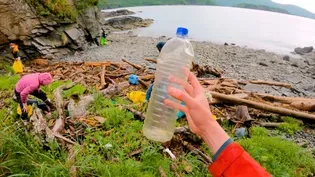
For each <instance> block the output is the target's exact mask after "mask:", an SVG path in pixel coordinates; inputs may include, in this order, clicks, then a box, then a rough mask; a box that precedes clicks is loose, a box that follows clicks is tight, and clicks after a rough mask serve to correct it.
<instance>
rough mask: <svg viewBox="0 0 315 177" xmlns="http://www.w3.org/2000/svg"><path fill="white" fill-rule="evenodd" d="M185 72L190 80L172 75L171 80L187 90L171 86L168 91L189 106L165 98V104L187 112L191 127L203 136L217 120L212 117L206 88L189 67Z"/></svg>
mask: <svg viewBox="0 0 315 177" xmlns="http://www.w3.org/2000/svg"><path fill="white" fill-rule="evenodd" d="M184 73H185V74H186V75H188V81H189V82H190V83H191V84H189V83H188V82H185V81H183V80H181V79H178V78H175V77H170V82H173V83H176V84H179V85H181V86H182V87H183V88H184V90H185V91H182V90H179V89H176V88H174V87H169V88H168V92H169V94H170V95H171V96H173V97H174V98H176V99H178V100H180V101H182V102H184V103H185V104H186V105H187V106H183V105H181V104H178V103H175V102H173V101H171V100H168V99H167V100H165V102H164V103H165V104H166V105H168V106H170V107H172V108H174V109H179V110H181V111H183V112H184V113H185V114H186V117H187V120H188V124H189V127H190V129H191V130H192V131H193V132H194V133H196V134H197V135H199V136H203V134H204V133H205V132H206V130H207V129H208V128H209V126H210V125H211V124H213V123H215V122H216V121H215V120H214V119H212V113H211V111H210V108H209V102H208V100H207V97H206V94H205V91H204V88H203V87H202V86H201V85H200V83H199V81H198V79H197V78H196V76H195V75H194V74H193V73H192V72H190V71H189V70H187V69H184Z"/></svg>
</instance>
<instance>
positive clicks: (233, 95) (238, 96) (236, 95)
mask: <svg viewBox="0 0 315 177" xmlns="http://www.w3.org/2000/svg"><path fill="white" fill-rule="evenodd" d="M230 96H232V97H235V98H239V99H244V98H248V97H249V95H248V94H246V93H238V94H232V95H230ZM219 103H222V101H220V100H218V99H214V98H213V99H212V101H211V102H209V104H210V105H213V104H219Z"/></svg>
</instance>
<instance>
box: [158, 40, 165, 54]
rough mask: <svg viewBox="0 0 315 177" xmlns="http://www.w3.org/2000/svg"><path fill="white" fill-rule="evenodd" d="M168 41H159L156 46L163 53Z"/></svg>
mask: <svg viewBox="0 0 315 177" xmlns="http://www.w3.org/2000/svg"><path fill="white" fill-rule="evenodd" d="M165 43H166V42H159V43H157V45H156V48H157V49H158V50H159V52H160V53H161V50H162V48H163V47H164V45H165Z"/></svg>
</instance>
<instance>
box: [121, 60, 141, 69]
mask: <svg viewBox="0 0 315 177" xmlns="http://www.w3.org/2000/svg"><path fill="white" fill-rule="evenodd" d="M122 61H123V62H125V63H127V64H129V65H131V66H132V67H134V68H136V69H138V70H142V69H143V67H142V66H140V65H137V64H133V63H131V62H129V61H127V60H125V59H122Z"/></svg>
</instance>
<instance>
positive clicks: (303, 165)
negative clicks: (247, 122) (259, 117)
mask: <svg viewBox="0 0 315 177" xmlns="http://www.w3.org/2000/svg"><path fill="white" fill-rule="evenodd" d="M268 134H269V133H268V131H267V130H266V129H265V128H260V127H259V128H252V129H251V136H252V137H251V138H250V139H243V140H240V144H241V145H242V146H243V147H244V149H245V150H246V151H248V152H249V153H250V154H251V155H252V157H253V158H254V159H256V160H257V161H258V162H259V163H260V164H262V165H263V166H264V167H265V168H266V169H267V170H268V171H269V172H270V173H271V174H272V175H273V176H284V177H285V176H288V177H289V176H296V177H299V176H301V177H302V176H303V177H308V176H309V175H311V174H312V173H315V160H314V159H313V157H312V154H311V153H309V152H306V150H305V149H303V148H301V147H299V146H297V145H296V144H295V143H293V142H289V141H286V140H283V139H281V138H280V137H269V136H268Z"/></svg>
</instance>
